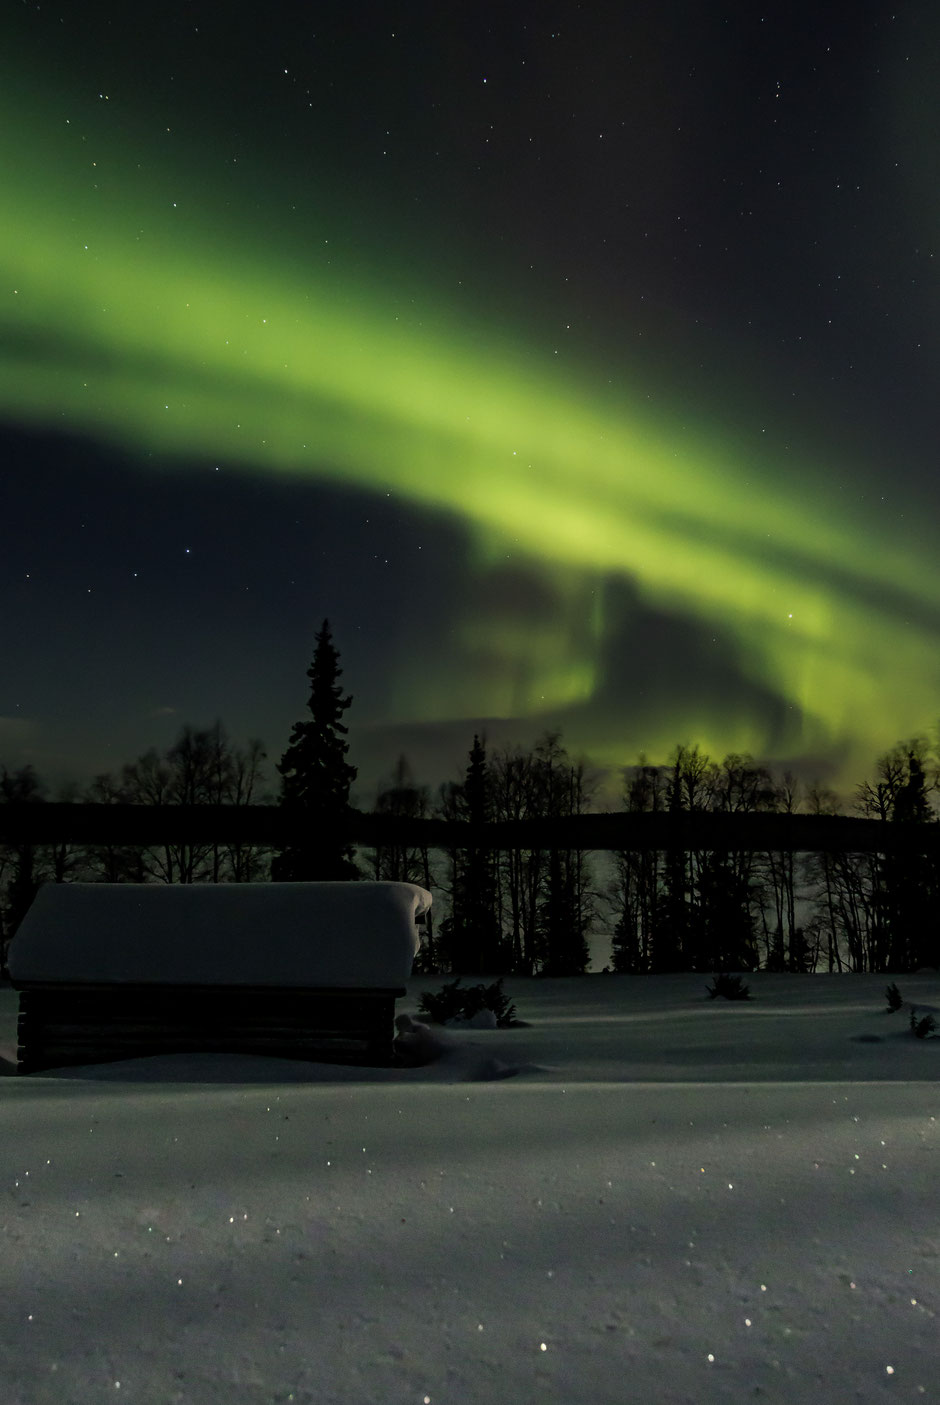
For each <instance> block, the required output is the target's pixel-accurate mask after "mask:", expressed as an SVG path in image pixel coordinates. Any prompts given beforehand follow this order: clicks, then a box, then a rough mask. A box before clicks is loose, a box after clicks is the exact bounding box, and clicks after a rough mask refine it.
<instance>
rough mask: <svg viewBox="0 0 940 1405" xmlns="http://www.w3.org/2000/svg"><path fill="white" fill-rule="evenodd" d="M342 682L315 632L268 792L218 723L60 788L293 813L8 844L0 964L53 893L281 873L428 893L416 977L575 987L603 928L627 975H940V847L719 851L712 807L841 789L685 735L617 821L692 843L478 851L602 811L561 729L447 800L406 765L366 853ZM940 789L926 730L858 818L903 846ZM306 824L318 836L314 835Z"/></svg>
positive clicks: (629, 776) (831, 809)
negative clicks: (215, 829) (355, 819)
mask: <svg viewBox="0 0 940 1405" xmlns="http://www.w3.org/2000/svg"><path fill="white" fill-rule="evenodd" d="M340 676H341V669H340V668H339V655H338V653H337V651H336V649H335V646H334V645H333V642H332V638H331V635H330V632H329V625H328V622H327V621H324V623H323V627H322V629H321V631H320V632H319V634H318V635H317V643H316V649H315V652H314V657H313V662H312V663H311V666H310V668H309V669H308V678H309V680H310V685H311V687H310V698H309V701H308V704H307V707H308V711H309V713H310V717H309V719H305V720H304V721H302V722H299V723H297V724H296V725H295V727H294V729H293V731H292V734H291V739H290V742H289V744H288V746H287V748H286V750H285V752H284V754H283V756H282V757H281V760H280V762H279V763H278V766H277V770H278V773H279V778H280V784H279V789H278V793H277V794H275V793H274V792H273V791H272V790H271V789H270V788H269V787H268V783H267V780H266V777H265V771H264V762H265V760H266V754H265V750H264V746H263V744H262V743H261V742H260V741H258V740H251V741H249V742H248V743H247V745H246V746H244V747H241V746H238V745H236V744H234V743H233V742H232V741H231V740H230V738H229V737H228V735H227V733H226V731H225V729H224V727H223V726H222V724H221V722H216V723H215V724H214V725H213V726H211V727H208V728H204V729H199V728H194V727H192V726H188V725H187V726H184V727H183V728H182V729H181V731H180V733H179V735H178V737H177V739H176V740H175V742H174V743H173V744H172V745H171V746H170V747H169V748H168V749H167V750H166V751H164V752H162V753H159V752H157V751H156V750H155V749H151V750H149V751H147V752H145V753H144V754H143V755H141V756H140V757H138V758H137V760H135V761H133V762H130V763H128V764H127V765H125V766H124V767H123V768H122V769H121V771H120V773H119V774H118V775H117V776H112V775H110V774H106V775H100V776H97V777H96V778H95V780H94V781H93V782H92V783H91V785H90V786H88V787H86V788H84V789H80V788H78V787H71V788H70V789H68V790H67V791H66V792H64V793H60V794H59V795H58V796H57V797H56V799H57V800H58V801H60V802H61V801H66V802H72V803H74V804H83V805H92V806H115V805H132V806H135V807H137V806H151V807H165V806H171V807H174V806H179V807H190V809H191V808H192V807H206V808H207V810H208V807H224V810H225V812H226V813H227V814H231V813H232V812H236V811H237V810H238V809H239V808H240V807H249V806H258V805H259V804H261V805H273V804H275V803H278V804H280V806H281V807H282V809H283V811H284V812H285V816H286V817H289V818H290V819H291V822H292V823H293V821H295V820H296V822H297V824H296V830H294V831H292V833H291V838H290V839H289V840H285V841H283V842H281V843H279V844H277V845H274V844H263V843H257V842H253V841H251V840H247V839H245V838H244V837H240V831H239V829H238V827H237V825H236V826H234V827H232V826H230V825H226V826H225V836H226V837H224V838H222V837H218V836H213V837H212V838H206V837H199V838H194V837H193V836H192V833H189V834H188V835H187V836H186V837H183V838H181V839H179V841H178V842H171V840H170V838H169V837H168V836H167V837H165V838H164V839H163V842H161V843H159V844H148V845H143V844H140V843H131V842H126V843H125V842H120V841H119V840H118V839H116V838H115V836H114V835H113V833H109V834H108V836H107V838H106V840H104V841H102V842H96V841H95V840H91V841H89V842H75V841H74V840H68V839H61V840H57V841H56V842H50V843H33V842H6V843H0V963H2V965H5V954H6V949H7V947H8V945H9V942H10V940H11V939H12V936H13V934H14V933H15V931H16V928H17V926H18V924H19V922H20V920H21V919H22V917H23V914H24V913H25V912H26V910H27V908H28V907H29V904H30V903H31V901H32V899H33V896H34V895H35V892H36V890H37V888H38V886H39V884H40V883H41V882H46V881H53V882H60V883H61V882H69V881H86V882H87V881H91V882H161V883H196V882H216V883H219V882H235V883H238V882H258V881H265V880H268V879H270V878H272V877H273V878H275V879H277V880H279V881H292V880H297V879H304V878H341V879H349V878H362V879H380V880H381V879H391V880H397V881H407V882H415V883H419V884H421V885H422V886H423V887H426V888H429V889H431V890H432V891H433V892H434V893H435V914H436V917H437V921H436V925H435V926H433V927H432V928H431V929H430V930H429V932H428V934H427V937H426V941H425V944H424V946H423V948H422V951H421V954H420V958H419V963H418V968H419V969H420V970H423V971H426V972H431V971H448V972H460V973H465V974H468V975H471V974H494V975H499V974H544V975H576V974H580V973H581V972H583V971H585V970H586V969H587V967H588V964H589V960H590V939H591V938H592V936H596V935H597V934H598V933H600V932H607V933H610V934H612V938H611V958H610V959H611V968H612V969H613V970H614V971H620V972H633V973H641V972H662V971H680V970H684V971H689V970H691V971H703V972H704V971H719V970H736V971H752V970H756V969H759V968H760V969H767V970H772V971H791V972H808V971H815V970H828V971H878V972H891V971H897V972H901V971H909V970H916V969H918V968H919V967H922V966H936V965H938V963H940V934H938V922H937V911H938V898H940V864H938V857H937V856H938V853H940V850H938V846H936V845H929V844H924V845H919V844H918V843H916V842H915V843H909V844H903V845H898V844H896V843H887V842H886V845H885V852H877V851H871V852H847V851H844V850H843V849H840V848H828V849H825V850H820V851H819V852H809V853H805V852H793V851H792V849H790V848H788V849H781V850H779V851H774V850H772V849H767V850H764V851H761V850H759V849H756V848H755V847H754V845H753V843H750V844H749V845H748V847H744V846H743V845H742V847H740V848H734V847H729V845H728V844H723V845H721V846H719V845H718V844H717V843H713V844H711V845H709V843H708V842H707V839H705V838H703V836H707V835H708V834H709V828H708V824H707V822H704V821H703V820H702V817H714V819H713V825H714V829H715V831H717V829H718V824H719V821H718V817H719V816H722V815H734V816H739V817H747V816H755V817H756V816H764V815H783V816H786V815H792V816H796V815H815V816H826V815H838V814H840V813H844V810H843V809H842V807H841V806H840V804H839V802H838V800H837V798H836V796H835V795H834V794H833V793H831V792H830V791H827V790H824V789H821V788H819V787H806V786H803V785H801V784H800V783H799V782H797V781H796V780H795V779H794V778H793V777H792V776H789V775H784V776H783V777H782V778H779V779H778V778H775V777H774V776H772V775H771V773H770V772H769V771H768V770H767V769H766V768H765V767H763V766H760V765H758V764H756V763H755V762H754V760H753V759H752V758H751V757H749V756H746V755H738V754H730V755H728V756H726V757H724V758H723V759H722V760H721V761H713V760H711V759H710V758H709V757H708V756H706V755H705V754H704V753H703V752H702V751H701V750H700V749H699V748H698V747H697V746H688V745H679V746H677V747H676V748H675V749H674V751H673V753H672V755H671V756H670V758H669V760H668V762H667V763H665V764H651V763H650V762H648V761H647V760H646V759H645V758H643V757H641V758H639V759H638V761H637V763H636V764H635V765H632V766H628V767H626V768H625V770H624V772H623V794H622V806H623V812H624V813H625V814H626V815H629V816H632V817H641V816H657V817H659V818H660V819H661V818H662V817H664V816H668V817H671V818H672V819H673V820H675V821H677V822H679V821H682V820H683V818H686V819H689V818H694V819H695V820H696V821H698V823H697V824H696V825H695V827H694V829H693V828H691V827H690V828H689V829H688V832H689V834H694V836H695V839H694V842H690V843H689V844H688V845H686V846H685V847H682V846H680V845H676V844H673V845H671V846H668V847H663V848H662V849H652V848H649V847H643V848H635V849H620V850H614V851H611V853H610V855H609V857H608V856H606V855H604V854H601V853H598V852H593V853H592V852H588V851H587V850H585V849H582V848H574V847H564V846H563V845H560V844H557V843H556V844H552V845H548V846H546V847H540V846H538V845H537V844H531V845H530V846H529V847H523V846H522V845H521V844H519V843H518V842H514V843H511V844H506V845H503V846H497V845H493V844H491V843H489V842H483V838H481V835H482V827H484V826H488V825H489V826H492V825H494V824H503V825H506V824H530V825H531V824H532V823H533V822H536V823H537V822H543V821H564V820H566V819H570V818H571V817H573V816H580V815H589V814H591V813H592V812H593V809H594V804H595V800H596V797H597V793H598V784H599V780H600V777H599V776H597V775H594V774H592V773H589V771H588V770H587V768H586V765H585V763H584V762H582V761H578V760H573V759H572V758H571V757H570V756H569V754H568V752H567V750H566V748H565V746H564V745H563V742H562V738H561V735H560V733H558V732H547V733H546V734H545V735H544V736H543V737H542V738H541V739H540V740H539V741H538V742H537V743H536V744H535V745H534V746H533V747H530V748H528V749H526V748H522V747H504V748H501V749H498V750H496V751H494V752H492V753H491V754H488V752H487V749H486V745H485V739H484V738H481V737H480V736H475V737H474V738H473V742H472V745H471V747H470V749H469V752H468V756H467V761H466V767H465V770H464V772H463V774H462V775H461V776H460V777H459V778H458V779H454V780H452V781H449V782H446V783H445V784H443V785H442V786H440V787H439V789H438V790H437V791H436V792H432V790H431V788H430V787H428V786H426V785H422V784H419V783H418V782H417V781H416V780H415V779H414V777H413V775H412V773H411V770H410V767H409V765H408V762H407V760H406V759H405V758H404V757H401V758H399V761H398V763H397V765H396V767H395V769H394V772H393V774H392V775H391V776H390V777H389V779H388V780H386V781H385V782H383V783H382V784H381V785H380V786H379V788H378V791H377V794H376V797H375V803H374V807H373V813H374V814H375V816H377V817H381V819H382V823H383V826H384V828H383V838H382V839H381V841H377V842H376V843H375V844H373V845H372V846H371V847H369V848H366V849H362V848H360V849H359V850H358V851H354V850H353V848H352V847H351V846H350V843H349V839H348V826H347V827H344V820H345V819H346V818H348V817H349V816H350V815H352V814H355V813H356V812H355V811H353V810H352V809H351V806H350V788H351V786H352V784H353V782H354V781H355V778H356V771H355V768H354V767H353V766H351V765H350V764H349V762H348V761H347V759H346V756H347V751H348V744H347V742H346V741H345V736H346V727H345V725H344V723H343V720H342V719H343V716H344V714H345V712H346V710H347V709H348V707H349V706H350V704H351V702H352V699H351V698H350V697H348V696H344V695H343V693H342V689H341V687H340V685H339V678H340ZM938 778H940V759H938V756H937V753H936V751H935V750H934V749H932V748H931V746H930V745H929V744H928V743H927V741H926V740H925V739H923V738H918V739H915V740H913V741H911V742H908V743H906V744H904V745H898V746H896V747H895V748H894V749H893V750H892V751H890V752H888V753H886V754H885V755H884V756H882V757H881V758H880V759H879V761H878V763H877V767H876V779H875V780H874V781H873V782H866V783H864V784H862V785H860V786H859V787H858V789H857V791H856V794H855V797H854V801H853V804H852V807H851V808H852V810H853V811H854V813H855V814H856V815H861V816H865V817H867V818H868V819H871V820H874V821H878V822H880V823H883V824H885V825H886V826H891V828H892V833H893V834H895V835H896V834H897V833H898V832H899V831H898V830H896V829H894V826H905V827H907V829H908V831H909V832H912V833H913V832H914V831H912V830H911V827H914V826H922V825H932V824H935V823H936V818H937V815H936V810H935V808H934V797H935V796H936V793H937V790H938V785H940V780H938ZM47 794H48V791H47V787H46V786H45V785H44V784H43V782H42V780H41V778H40V777H39V776H38V775H37V774H36V772H35V771H34V769H33V768H32V767H30V766H26V767H22V768H20V769H19V770H10V769H8V768H7V767H5V766H0V803H4V804H8V805H13V806H15V807H17V809H18V812H19V813H22V809H21V807H22V806H24V805H26V806H32V805H34V804H42V803H43V802H44V801H45V799H46V797H47ZM431 819H437V820H442V821H448V822H450V825H451V826H460V827H459V828H454V827H449V828H446V829H445V831H444V832H445V834H459V835H460V836H461V838H460V842H459V844H458V843H455V842H453V841H451V840H445V842H444V844H443V846H442V845H437V846H433V845H432V844H430V843H425V842H424V839H423V838H419V839H418V842H412V841H413V837H414V830H415V828H416V827H415V826H414V825H413V824H411V825H410V822H412V821H420V820H431ZM843 822H844V821H843ZM757 823H759V821H758V822H757ZM409 826H410V831H411V833H409ZM756 829H757V824H755V831H756ZM305 831H306V832H310V833H316V834H318V835H319V836H320V838H319V840H318V841H317V842H316V843H315V844H311V843H309V842H308V843H304V839H303V835H304V833H305ZM503 832H505V831H503ZM529 832H530V833H531V829H530V831H529ZM220 833H221V830H220ZM420 833H421V831H420V828H419V834H420ZM484 837H485V836H484ZM260 935H261V934H259V938H260Z"/></svg>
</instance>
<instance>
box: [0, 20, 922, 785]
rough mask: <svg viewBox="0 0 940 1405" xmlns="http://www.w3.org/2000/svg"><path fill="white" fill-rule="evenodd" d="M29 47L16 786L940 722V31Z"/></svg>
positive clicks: (484, 28)
mask: <svg viewBox="0 0 940 1405" xmlns="http://www.w3.org/2000/svg"><path fill="white" fill-rule="evenodd" d="M2 37H3V43H2V45H0V53H2V58H0V64H2V68H3V72H2V83H0V121H2V137H0V191H2V200H0V258H2V264H3V275H2V280H0V357H2V369H0V416H2V436H0V581H2V601H3V610H2V621H0V629H2V637H0V761H3V762H5V763H6V764H7V765H8V766H13V767H15V766H20V765H23V764H26V763H27V762H31V763H32V764H33V765H35V766H36V767H37V769H38V770H39V771H40V772H41V773H42V774H43V775H44V776H45V777H46V778H47V779H49V780H50V781H52V782H56V781H58V780H60V779H64V778H66V777H71V778H73V779H76V780H79V781H81V780H85V779H88V778H90V777H91V776H92V775H93V774H95V773H96V772H99V771H102V770H112V771H117V770H119V769H120V766H121V764H122V763H123V762H125V761H128V760H131V759H133V758H134V757H135V756H136V755H138V754H139V753H140V752H142V751H144V750H145V749H147V748H148V747H149V746H152V745H153V746H157V747H158V748H163V747H165V746H167V745H168V744H169V743H170V742H171V741H172V740H173V739H174V737H175V736H176V734H177V732H178V731H179V729H180V727H181V725H182V724H183V723H184V722H188V723H192V724H194V725H197V726H204V725H208V724H210V723H211V722H212V721H213V720H214V719H216V718H221V719H222V721H223V723H224V724H225V726H226V728H227V730H228V732H229V733H230V735H231V736H232V737H233V739H234V740H236V741H238V742H240V743H241V742H244V740H246V739H247V738H248V737H249V736H260V737H262V738H263V739H264V741H265V743H266V745H267V749H268V752H269V755H270V757H271V759H272V761H273V760H274V759H276V758H277V756H279V755H280V753H281V752H282V751H283V749H284V747H285V745H286V743H287V739H288V734H289V731H290V727H291V724H292V723H293V721H295V720H296V719H297V718H298V717H300V716H302V715H303V710H304V704H305V701H306V695H307V681H306V677H305V670H306V668H307V665H308V663H309V661H310V657H311V653H312V649H313V641H314V634H315V632H316V630H317V629H318V628H319V625H320V622H321V621H322V619H323V618H324V616H328V617H329V619H330V622H331V625H332V628H333V634H334V638H335V642H336V644H337V647H338V648H339V650H340V653H341V657H342V663H343V667H344V676H343V683H344V685H345V686H346V687H347V688H348V689H349V691H351V692H352V694H353V696H354V703H353V707H352V709H351V710H350V712H349V714H348V721H349V723H350V729H351V741H352V754H351V759H352V760H354V761H355V762H357V763H358V764H359V766H360V768H361V776H360V784H359V785H358V787H357V791H356V798H357V799H358V800H359V801H360V803H365V804H368V803H370V802H371V799H372V797H373V795H374V786H375V782H376V779H377V777H379V776H380V775H382V774H387V773H389V772H390V771H391V770H392V768H393V766H394V764H395V761H396V759H397V756H398V754H399V753H400V752H402V751H404V752H405V753H406V754H407V756H408V757H409V759H410V761H411V763H412V767H413V769H414V771H415V773H416V775H417V777H418V779H419V780H423V781H426V782H429V783H431V784H436V782H438V781H439V780H442V779H444V778H445V777H449V776H452V775H454V776H456V775H458V774H459V773H460V771H461V770H462V767H463V765H464V764H465V757H466V752H467V749H468V748H469V746H470V744H471V742H472V738H473V732H474V730H477V729H480V728H482V729H484V730H485V732H486V734H487V737H488V739H489V742H490V743H491V745H497V744H501V743H503V742H520V743H523V744H528V743H530V742H531V741H533V740H534V739H535V738H536V737H537V736H538V735H539V734H540V733H542V732H544V731H545V730H546V729H548V728H557V729H560V730H561V731H562V733H563V736H564V739H565V741H566V742H567V744H568V746H569V749H570V750H571V751H573V752H574V753H575V754H581V753H585V754H586V755H587V756H588V758H589V759H590V760H591V761H592V762H594V763H596V764H597V765H599V766H602V767H610V768H616V767H617V766H619V765H622V764H626V763H629V762H631V761H633V760H635V759H636V756H637V754H638V753H639V752H640V751H644V752H646V753H647V754H648V756H649V757H650V759H651V760H657V761H658V760H664V759H665V758H666V756H667V754H668V752H669V750H670V749H671V747H672V746H673V745H674V744H675V743H676V742H680V741H685V742H699V743H700V744H701V745H702V746H703V747H704V748H705V749H706V750H707V751H708V752H710V753H711V754H712V755H713V756H716V757H720V756H721V755H723V754H724V753H725V752H727V751H730V750H736V751H749V752H751V753H753V754H754V755H755V756H756V757H758V758H760V759H762V760H765V761H768V762H770V763H772V764H773V765H775V766H777V767H779V768H782V767H784V766H789V767H791V768H794V769H795V770H796V771H797V772H799V773H800V774H802V775H803V776H804V777H806V778H807V779H812V778H815V777H818V778H820V779H822V780H825V781H828V782H829V783H831V784H835V785H837V786H840V785H841V786H843V787H848V786H850V785H851V783H852V782H853V781H855V780H861V779H864V777H865V775H866V774H867V773H868V770H869V768H870V766H871V763H872V762H873V761H874V759H875V757H876V756H877V755H878V754H879V752H881V751H884V750H886V749H887V748H889V747H890V746H891V745H893V744H894V743H895V742H896V741H898V740H899V739H902V738H906V737H908V736H910V735H912V734H914V733H918V732H928V731H929V730H930V729H931V728H932V727H933V726H934V724H935V723H936V719H937V717H938V716H940V647H938V646H940V551H938V547H940V526H938V521H940V519H938V506H940V502H938V499H940V474H938V471H937V470H938V462H937V460H938V455H937V443H938V439H937V411H938V404H940V396H938V394H937V383H938V371H940V333H938V327H940V318H938V288H937V260H936V259H935V251H936V240H937V221H938V214H940V195H938V192H940V170H938V163H940V140H938V135H940V97H938V93H940V90H938V87H937V83H936V76H935V75H936V59H937V54H938V51H940V11H938V9H937V7H936V5H935V4H933V3H930V2H929V0H914V2H913V3H910V4H903V3H901V4H897V5H894V6H892V5H886V4H885V5H882V4H879V3H871V4H869V3H858V0H855V3H852V4H830V5H820V4H818V3H813V4H808V3H802V2H801V0H780V2H779V3H768V4H766V5H763V6H762V5H760V4H756V3H755V4H746V5H742V4H735V5H731V4H720V3H714V0H709V2H708V3H706V2H705V0H702V3H669V0H663V3H657V4H653V3H648V4H639V3H631V0H625V3H622V4H617V5H611V4H592V3H587V0H585V3H583V4H581V5H576V4H573V3H552V0H545V3H539V4H530V3H525V0H515V3H513V4H505V3H500V4H495V5H486V4H482V5H479V4H478V5H473V6H471V5H465V4H461V3H454V4H445V5H442V4H440V3H435V4H430V3H426V0H409V3H407V4H405V5H392V4H388V5H384V4H369V3H361V4H356V5H353V4H350V3H348V0H342V3H324V4H320V3H311V4H309V5H297V4H296V3H295V4H290V5H288V4H285V3H280V0H273V3H268V4H266V5H261V6H259V5H256V4H253V5H250V6H249V5H241V4H238V3H226V4H224V5H223V4H214V5H205V4H200V3H196V2H195V0H192V2H191V3H182V0H170V3H161V4H151V3H148V0H141V3H140V4H134V5H128V4H127V3H126V0H122V3H117V0H114V3H100V0H99V3H96V4H94V5H88V6H86V5H80V4H65V3H64V0H60V3H51V4H45V3H44V4H42V6H41V7H40V6H38V5H35V4H25V3H23V4H21V3H19V0H14V3H12V4H10V5H7V6H5V7H4V17H3V20H2Z"/></svg>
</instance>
